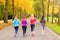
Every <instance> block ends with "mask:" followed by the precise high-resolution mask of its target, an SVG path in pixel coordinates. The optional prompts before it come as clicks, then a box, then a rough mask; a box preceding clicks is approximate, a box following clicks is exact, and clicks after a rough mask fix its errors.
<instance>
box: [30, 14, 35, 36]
mask: <svg viewBox="0 0 60 40" xmlns="http://www.w3.org/2000/svg"><path fill="white" fill-rule="evenodd" d="M35 23H36V18H35V17H34V15H33V14H32V15H31V18H30V24H31V32H32V36H34V33H35V32H34V29H35Z"/></svg>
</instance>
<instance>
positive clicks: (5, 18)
mask: <svg viewBox="0 0 60 40" xmlns="http://www.w3.org/2000/svg"><path fill="white" fill-rule="evenodd" d="M4 23H8V0H6V3H5V11H4Z"/></svg>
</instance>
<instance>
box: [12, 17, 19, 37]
mask: <svg viewBox="0 0 60 40" xmlns="http://www.w3.org/2000/svg"><path fill="white" fill-rule="evenodd" d="M13 25H14V28H15V37H16V35H17V32H18V28H19V25H20V21H19V20H18V19H17V17H15V19H14V20H13Z"/></svg>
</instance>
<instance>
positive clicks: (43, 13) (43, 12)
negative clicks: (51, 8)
mask: <svg viewBox="0 0 60 40" xmlns="http://www.w3.org/2000/svg"><path fill="white" fill-rule="evenodd" d="M41 2H42V15H43V16H45V11H44V0H42V1H41Z"/></svg>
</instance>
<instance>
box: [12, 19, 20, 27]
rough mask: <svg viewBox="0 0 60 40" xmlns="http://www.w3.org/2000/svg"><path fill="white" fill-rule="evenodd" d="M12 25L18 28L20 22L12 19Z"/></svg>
mask: <svg viewBox="0 0 60 40" xmlns="http://www.w3.org/2000/svg"><path fill="white" fill-rule="evenodd" d="M13 25H14V27H16V26H19V25H20V21H19V20H18V19H14V20H13Z"/></svg>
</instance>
